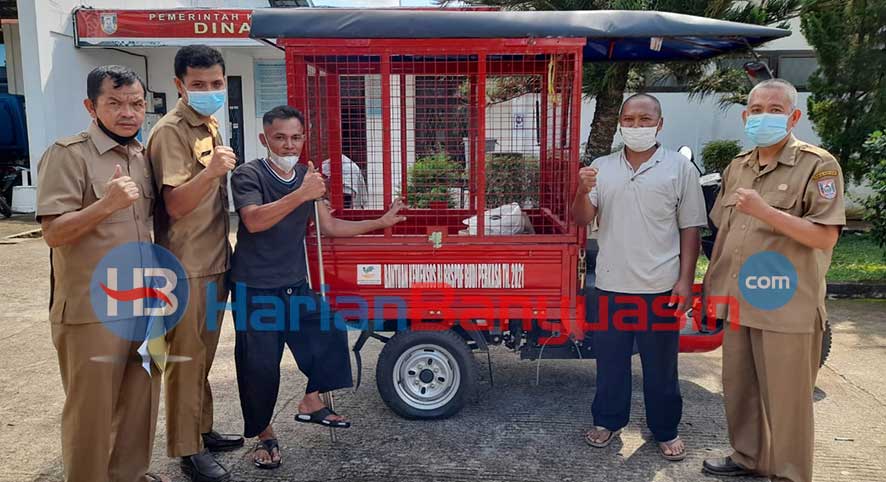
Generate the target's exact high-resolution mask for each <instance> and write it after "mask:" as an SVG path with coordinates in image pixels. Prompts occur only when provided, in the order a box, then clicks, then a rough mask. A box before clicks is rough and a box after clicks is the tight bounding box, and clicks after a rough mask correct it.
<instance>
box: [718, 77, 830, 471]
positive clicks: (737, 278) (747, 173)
mask: <svg viewBox="0 0 886 482" xmlns="http://www.w3.org/2000/svg"><path fill="white" fill-rule="evenodd" d="M796 104H797V91H796V89H794V87H793V86H792V85H791V84H789V83H788V82H785V81H783V80H769V81H765V82H762V83H760V84H758V85H757V86H756V87H754V89H753V90H752V91H751V94H750V96H749V98H748V107H747V110H746V111H745V112H744V113H743V117H744V119H745V132H746V134H747V135H748V137H749V138H750V139H751V140H752V141H753V142H754V144H755V145H757V147H756V148H755V149H753V150H751V151H749V152H745V153H742V154H740V155H739V156H738V157H737V158H736V159H735V160H733V161H732V163H731V164H730V165H729V167H728V168H727V169H726V170H725V171H724V172H723V187H722V190H721V191H720V195H719V197H718V198H717V201H716V203H715V205H714V208H713V210H712V212H711V219H712V220H713V222H714V224H715V225H716V226H717V227H718V228H719V232H718V234H717V241H716V243H715V245H714V251H713V255H712V257H711V265H710V268H709V269H708V272H707V276H706V278H705V292H706V294H707V295H708V296H709V297H729V298H730V299H732V300H734V301H735V302H736V303H733V305H734V306H737V308H738V310H737V311H736V310H735V309H729V310H726V307H727V304H726V303H721V302H720V301H722V299H721V300H718V301H715V303H717V311H718V317H719V318H723V319H726V320H728V322H729V326H728V327H727V328H726V334H725V338H724V341H723V391H724V398H725V403H726V418H727V422H728V426H729V440H730V442H731V444H732V447H733V449H734V452H733V454H732V455H731V456H729V457H726V458H721V459H712V460H706V461H705V462H704V470H705V471H706V472H708V473H711V474H714V475H746V474H756V475H762V476H767V477H770V478H771V479H772V480H777V481H793V482H811V481H812V455H813V432H814V426H813V407H812V392H813V390H814V388H815V377H816V375H817V373H818V365H819V360H820V356H821V337H822V327H823V324H824V322H825V320H826V319H827V313H826V312H825V304H824V302H825V294H826V285H825V273H827V271H828V267H829V266H830V262H831V253H832V249H833V247H834V245H835V244H836V242H837V239H838V237H839V235H840V229H841V227H842V226H843V225H844V224H845V223H846V218H845V212H844V207H843V175H842V171H841V169H840V165H839V164H838V163H837V161H836V160H835V159H834V157H833V156H831V155H830V154H829V153H828V152H827V151H825V150H824V149H821V148H818V147H816V146H813V145H810V144H807V143H805V142H803V141H800V140H798V139H796V138H795V137H794V136H793V134H791V133H790V130H791V129H792V128H793V127H794V126H796V124H797V122H798V121H799V119H800V111H799V110H797V109H796ZM727 311H728V313H727Z"/></svg>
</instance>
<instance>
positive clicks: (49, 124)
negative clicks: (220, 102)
mask: <svg viewBox="0 0 886 482" xmlns="http://www.w3.org/2000/svg"><path fill="white" fill-rule="evenodd" d="M81 4H83V2H82V1H81V0H18V12H19V25H18V30H19V34H20V39H21V58H22V59H26V60H25V61H24V62H22V65H21V69H20V71H21V79H22V82H21V83H22V84H23V88H18V93H21V94H24V95H25V98H26V102H27V104H26V109H27V117H28V119H27V120H28V139H29V144H30V157H31V172H32V173H33V172H36V167H37V163H38V162H39V160H40V156H41V155H42V154H43V152H44V151H45V150H46V148H47V147H48V146H49V145H50V144H51V143H52V142H54V141H55V140H56V139H58V138H60V137H64V136H68V135H72V134H75V133H77V132H79V131H81V130H82V129H84V128H85V127H86V126H87V125H88V123H89V120H90V119H89V115H88V114H87V112H86V110H85V108H83V106H82V101H83V99H84V98H85V97H86V75H87V74H88V73H89V71H90V70H92V69H93V68H95V67H98V66H100V65H106V64H112V63H113V64H121V65H126V66H129V67H131V68H133V69H135V70H136V71H137V72H139V74H141V75H142V76H145V77H146V78H148V83H149V85H150V87H151V89H152V90H155V91H160V92H165V93H166V102H167V108H171V107H172V106H173V105H174V104H175V102H176V100H177V97H178V94H177V92H176V90H175V86H174V84H173V77H174V73H173V58H174V56H175V52H176V49H175V48H156V49H129V51H131V52H134V53H139V54H143V55H147V56H148V57H149V66H150V71H147V72H146V70H145V63H144V60H143V59H141V58H139V57H135V56H132V55H127V54H124V53H120V52H116V51H113V50H109V49H94V48H93V49H86V48H84V49H77V48H75V47H74V28H73V20H72V15H71V14H72V12H73V10H74V8H76V7H78V6H80V5H81ZM89 4H90V6H92V7H95V8H113V9H146V8H151V9H166V8H170V9H171V8H197V7H217V8H261V7H267V6H268V3H267V1H266V0H152V1H151V2H146V1H145V0H92V1H90V2H89ZM6 27H7V26H4V32H5V31H6ZM256 46H257V47H260V46H261V45H260V44H258V43H256ZM266 48H267V49H271V48H270V47H266ZM245 50H252V49H245ZM222 53H223V54H224V55H225V62H226V64H227V67H228V73H229V74H230V75H241V76H242V77H243V88H244V92H243V93H244V111H245V113H244V114H245V115H244V121H245V124H246V126H245V132H244V135H245V141H246V155H247V157H250V158H251V157H255V156H256V155H257V152H258V151H257V149H256V148H255V144H257V143H258V141H257V133H256V131H255V119H256V117H257V115H256V113H255V112H254V111H255V108H254V102H253V100H252V85H253V64H252V58H251V57H247V56H246V55H241V54H240V53H239V52H238V51H237V49H236V48H228V49H222ZM270 55H271V56H273V55H275V54H270ZM10 57H11V56H10ZM17 86H18V84H17ZM247 89H249V90H247ZM250 104H251V105H250ZM247 114H248V115H247ZM260 115H261V114H258V116H260ZM217 117H219V120H220V121H221V125H222V131H223V132H222V134H223V135H224V136H225V138H226V139H227V133H226V132H227V121H226V120H227V119H226V118H227V109H223V110H220V111H219V112H218V114H217Z"/></svg>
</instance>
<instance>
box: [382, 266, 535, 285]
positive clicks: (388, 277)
mask: <svg viewBox="0 0 886 482" xmlns="http://www.w3.org/2000/svg"><path fill="white" fill-rule="evenodd" d="M524 272H525V269H524V264H523V263H479V264H456V263H452V264H386V265H384V280H385V281H384V287H385V288H395V289H398V288H399V289H403V288H413V287H425V288H426V287H432V286H445V287H449V288H455V289H483V288H488V289H521V288H523V286H524V279H525V278H524Z"/></svg>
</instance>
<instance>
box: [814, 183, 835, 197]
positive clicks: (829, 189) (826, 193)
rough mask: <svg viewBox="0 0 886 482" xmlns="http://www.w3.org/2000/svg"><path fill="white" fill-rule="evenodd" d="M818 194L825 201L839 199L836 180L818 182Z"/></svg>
mask: <svg viewBox="0 0 886 482" xmlns="http://www.w3.org/2000/svg"><path fill="white" fill-rule="evenodd" d="M818 194H819V195H821V197H823V198H825V199H834V198H835V197H837V183H835V182H834V179H822V180H820V181H818Z"/></svg>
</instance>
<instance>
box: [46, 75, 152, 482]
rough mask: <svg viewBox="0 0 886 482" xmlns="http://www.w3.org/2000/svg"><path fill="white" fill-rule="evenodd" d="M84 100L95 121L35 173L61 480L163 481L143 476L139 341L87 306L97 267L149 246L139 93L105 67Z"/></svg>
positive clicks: (144, 393)
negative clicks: (46, 252) (58, 387)
mask: <svg viewBox="0 0 886 482" xmlns="http://www.w3.org/2000/svg"><path fill="white" fill-rule="evenodd" d="M87 95H88V99H86V100H85V101H84V104H85V106H86V109H87V110H88V111H89V114H90V115H91V116H92V118H93V119H94V122H93V123H92V124H90V126H89V127H88V128H87V129H86V131H84V132H81V133H80V134H78V135H75V136H73V137H68V138H65V139H61V140H59V141H57V142H55V144H53V145H52V146H50V147H49V149H47V151H46V153H45V154H44V155H43V158H42V159H41V160H40V164H39V169H38V180H39V181H38V190H37V218H38V220H39V221H40V223H41V226H42V228H43V237H44V239H45V240H46V244H48V245H49V247H50V248H51V251H50V259H51V265H52V271H51V273H52V274H51V279H50V289H51V298H50V308H49V318H50V322H51V324H52V341H53V344H54V345H55V348H56V350H57V352H58V361H59V368H60V371H61V378H62V384H63V386H64V389H65V406H64V410H63V412H62V459H63V462H64V472H65V480H67V481H68V482H107V481H113V482H135V481H139V482H141V481H156V480H162V479H160V478H159V477H156V476H154V475H150V474H146V471H147V469H148V467H149V466H150V461H151V449H152V446H153V441H154V425H155V422H156V417H157V406H158V403H159V395H160V377H159V372H158V371H157V370H156V368H155V367H149V368H148V369H150V370H151V373H150V374H149V373H148V372H147V371H146V369H145V368H143V366H142V358H141V356H140V355H139V354H138V352H137V350H138V348H139V345H141V342H139V341H135V340H142V341H143V340H144V338H145V336H144V335H145V333H144V331H143V332H142V333H135V332H134V331H135V330H134V328H135V325H136V324H133V323H131V320H129V321H128V324H126V323H127V321H123V322H108V323H106V324H104V325H103V324H102V323H101V321H100V319H99V317H98V316H97V314H96V311H95V310H94V309H93V306H92V304H91V303H90V300H91V298H90V282H91V278H92V275H93V272H94V271H95V269H96V267H97V266H98V265H99V262H100V261H101V260H102V258H104V257H105V255H106V254H108V253H109V252H110V251H111V250H112V249H114V248H116V247H118V246H120V245H123V244H125V243H130V242H145V243H150V242H151V212H152V208H153V200H154V188H153V186H152V184H151V173H150V169H149V166H148V165H147V163H146V161H145V159H144V157H143V155H142V154H143V149H142V146H141V144H140V143H139V142H138V141H137V140H135V136H136V134H137V132H138V130H139V129H140V128H141V125H142V122H143V120H144V116H145V90H144V87H143V84H142V81H141V79H139V78H138V76H137V75H136V74H135V72H133V71H132V70H130V69H128V68H126V67H121V66H104V67H98V68H96V69H95V70H93V71H92V72H91V73H90V74H89V77H88V79H87ZM96 309H98V308H96ZM115 323H116V324H117V325H116V326H111V325H113V324H115ZM120 330H127V331H126V332H125V333H124V332H121V331H120ZM130 331H132V332H130Z"/></svg>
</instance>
